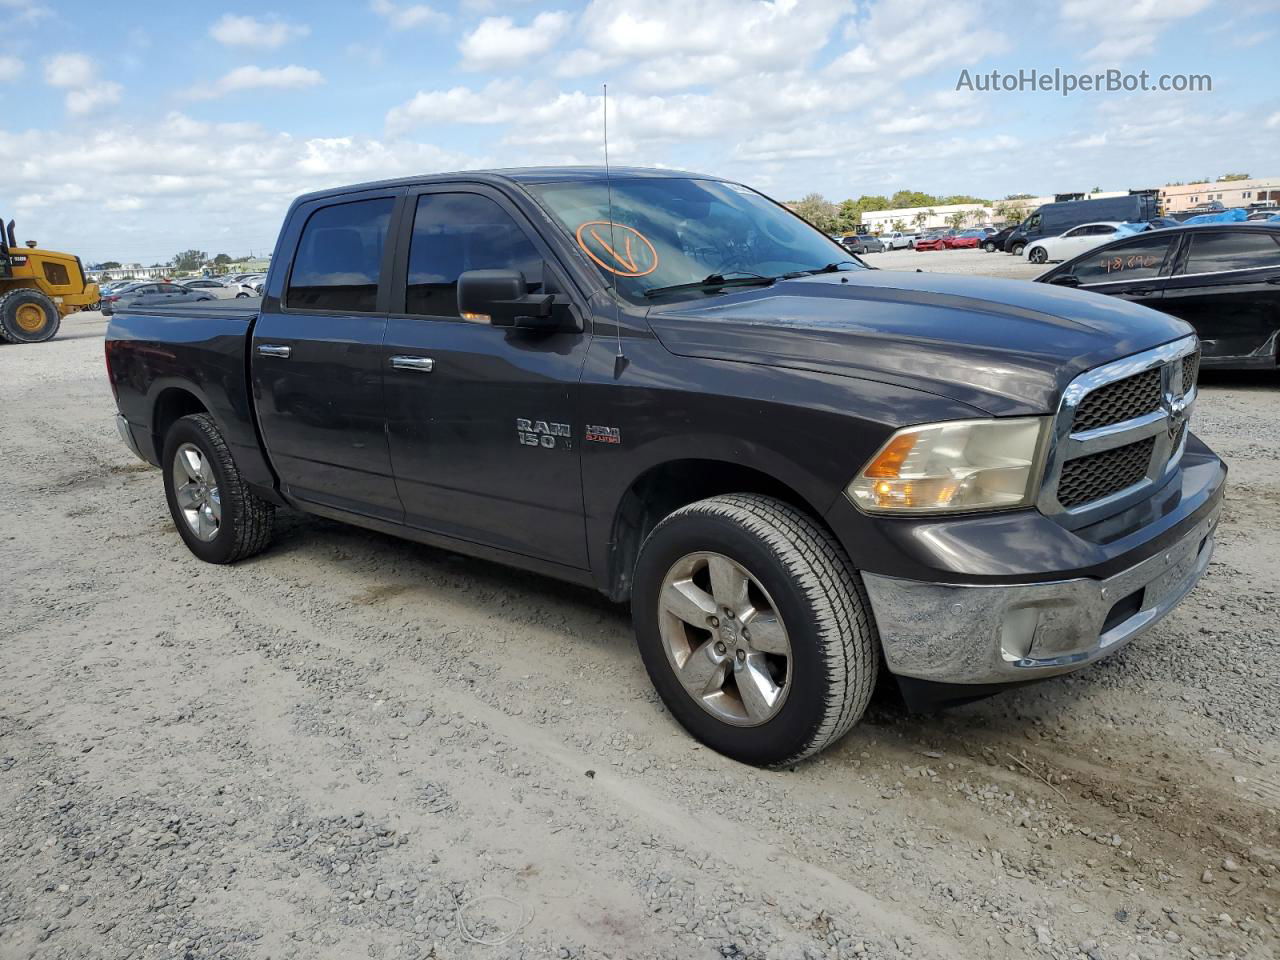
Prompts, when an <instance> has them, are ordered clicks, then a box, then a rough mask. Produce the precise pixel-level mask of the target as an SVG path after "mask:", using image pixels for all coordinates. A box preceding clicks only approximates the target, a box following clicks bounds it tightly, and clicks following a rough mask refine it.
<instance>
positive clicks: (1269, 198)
mask: <svg viewBox="0 0 1280 960" xmlns="http://www.w3.org/2000/svg"><path fill="white" fill-rule="evenodd" d="M1214 201H1217V202H1218V203H1221V204H1222V205H1223V206H1224V207H1226V208H1228V209H1230V208H1231V207H1250V206H1253V205H1255V204H1264V203H1280V177H1260V178H1256V179H1250V180H1212V181H1208V182H1202V183H1180V184H1178V185H1176V186H1174V185H1172V184H1169V185H1166V186H1163V187H1161V188H1160V206H1161V209H1163V210H1164V212H1165V213H1184V212H1186V211H1187V210H1190V209H1192V208H1193V207H1198V206H1200V205H1202V204H1206V203H1213V202H1214Z"/></svg>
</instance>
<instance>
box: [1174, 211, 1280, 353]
mask: <svg viewBox="0 0 1280 960" xmlns="http://www.w3.org/2000/svg"><path fill="white" fill-rule="evenodd" d="M1187 239H1188V241H1189V243H1190V249H1189V250H1188V251H1187V253H1186V255H1185V257H1184V258H1183V262H1182V263H1181V264H1180V265H1179V268H1178V269H1176V270H1175V271H1174V274H1173V276H1172V277H1170V278H1169V283H1168V286H1167V287H1166V288H1165V295H1164V302H1163V305H1162V306H1161V307H1160V309H1161V310H1164V311H1166V312H1167V313H1171V314H1173V315H1174V316H1175V317H1181V318H1182V319H1183V320H1186V321H1187V323H1189V324H1191V326H1193V327H1195V330H1196V333H1198V334H1199V335H1200V340H1201V342H1202V344H1203V347H1202V349H1203V351H1204V356H1205V357H1207V358H1210V359H1218V358H1221V359H1226V358H1231V359H1233V360H1241V359H1244V360H1257V362H1258V363H1259V364H1263V363H1265V364H1268V365H1270V364H1273V363H1274V362H1275V358H1276V340H1277V331H1280V230H1276V229H1275V228H1274V227H1260V228H1258V229H1256V230H1253V229H1240V228H1235V229H1230V230H1222V231H1207V232H1199V231H1197V232H1194V233H1191V234H1190V235H1189V236H1188V238H1187Z"/></svg>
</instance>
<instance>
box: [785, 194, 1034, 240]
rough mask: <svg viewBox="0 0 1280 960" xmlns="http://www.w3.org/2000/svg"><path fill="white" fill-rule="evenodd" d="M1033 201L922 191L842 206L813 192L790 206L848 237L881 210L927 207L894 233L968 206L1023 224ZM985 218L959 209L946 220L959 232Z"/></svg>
mask: <svg viewBox="0 0 1280 960" xmlns="http://www.w3.org/2000/svg"><path fill="white" fill-rule="evenodd" d="M1029 199H1031V194H1029V193H1014V194H1009V195H1008V196H1007V197H1005V198H1004V199H1003V200H997V201H995V202H994V203H993V202H992V201H990V200H987V199H984V198H982V197H972V196H969V195H968V194H963V193H962V194H953V195H950V196H934V195H933V194H930V193H922V192H920V191H919V190H899V191H898V192H897V193H895V194H894V195H893V196H891V197H886V196H883V195H881V194H870V195H868V194H863V195H862V196H860V197H858V199H856V200H854V199H849V200H842V201H841V202H839V203H834V202H832V201H830V200H828V199H826V198H825V197H824V196H823V195H822V194H820V193H810V194H806V195H805V196H804V197H803V198H801V199H800V200H796V201H793V202H791V203H789V204H788V206H789V207H791V209H792V210H794V211H795V212H796V213H798V214H799V215H800V216H802V217H804V219H806V220H808V221H809V222H810V223H811V224H813V225H814V226H815V227H817V228H818V229H819V230H821V231H823V232H824V233H839V234H844V233H855V232H857V229H858V227H859V225H860V224H861V223H862V215H863V214H864V213H872V212H875V211H877V210H900V209H902V208H904V207H921V208H923V209H921V210H920V211H919V212H917V213H916V214H915V215H914V216H913V217H912V222H910V223H908V222H906V221H904V220H894V221H893V223H892V227H893V229H894V230H907V229H909V228H911V227H916V228H920V227H922V226H924V224H925V223H927V222H928V221H929V220H930V219H931V218H932V217H933V216H934V211H933V208H934V207H945V206H953V205H958V204H964V203H972V204H981V205H982V206H984V207H991V208H992V209H993V211H994V212H995V215H996V217H997V218H999V219H1001V220H1003V221H1005V222H1006V223H1021V222H1022V221H1023V220H1024V219H1026V216H1027V214H1028V212H1029V211H1028V210H1027V208H1026V204H1025V203H1022V202H1021V201H1024V200H1029ZM985 217H986V215H985V214H984V213H983V212H982V211H981V210H957V211H955V212H954V213H951V214H949V215H948V216H947V217H946V222H947V224H948V225H949V226H952V227H954V228H955V229H957V230H959V229H960V228H961V227H963V226H964V225H965V223H967V222H970V221H972V222H973V224H974V225H975V226H976V225H977V224H979V223H981V222H982V221H983V220H984V219H985Z"/></svg>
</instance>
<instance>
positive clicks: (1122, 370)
mask: <svg viewBox="0 0 1280 960" xmlns="http://www.w3.org/2000/svg"><path fill="white" fill-rule="evenodd" d="M106 353H107V366H108V372H109V376H110V380H111V386H112V389H113V391H114V392H115V396H116V400H117V404H118V408H119V415H118V419H117V423H118V426H119V429H120V433H121V436H122V437H123V439H124V441H125V442H126V443H127V444H128V445H129V447H130V448H131V449H132V450H134V451H135V452H136V453H137V454H138V455H139V456H140V457H142V458H143V459H144V460H146V461H148V462H149V463H152V464H155V465H156V466H158V467H160V468H161V471H162V477H163V482H164V492H165V496H166V497H167V499H168V503H169V509H170V512H171V513H172V516H173V521H174V524H175V527H176V528H177V531H178V534H179V535H180V536H181V537H182V539H183V540H184V541H185V542H186V544H187V546H188V547H189V548H190V550H191V552H192V553H193V554H195V556H196V557H198V558H200V559H201V560H205V561H208V562H211V563H229V562H232V561H235V560H239V559H241V558H244V557H248V556H250V555H252V554H254V553H257V552H259V551H262V550H264V549H266V548H267V547H268V545H269V544H270V541H271V531H272V517H273V512H274V511H275V510H276V509H277V508H279V507H288V508H292V509H295V510H300V511H303V512H306V513H311V514H316V515H318V516H323V517H329V518H335V519H339V520H343V521H346V522H349V523H354V524H359V525H360V526H363V527H367V528H370V529H373V530H380V531H384V532H387V533H391V534H395V535H397V536H401V537H407V538H409V539H412V540H417V541H420V542H423V543H427V544H432V545H435V546H438V547H445V548H447V549H450V550H456V551H460V552H465V553H469V554H474V555H477V556H481V557H487V558H490V559H494V560H498V561H501V562H503V563H507V564H512V565H514V566H517V567H520V568H523V569H526V570H530V571H535V572H537V573H541V574H545V575H548V576H552V577H557V578H560V579H563V580H568V581H572V582H574V583H579V584H583V585H587V586H591V587H594V588H596V589H598V590H600V591H602V592H604V593H605V594H606V595H607V596H609V597H611V598H613V599H614V600H616V601H620V602H630V604H631V609H632V613H633V617H634V621H635V627H636V637H637V642H638V645H639V648H640V653H641V656H642V657H643V659H644V662H645V665H646V667H647V669H648V671H649V675H650V677H651V678H652V680H653V682H654V684H655V686H656V687H657V689H658V691H659V693H660V694H661V696H662V698H663V700H664V701H665V703H666V704H667V706H668V707H669V708H670V710H671V713H672V715H673V716H674V717H675V718H676V719H677V720H679V721H680V722H681V723H682V724H683V725H684V726H685V727H686V728H687V729H688V730H690V731H691V732H692V733H693V734H694V735H695V736H696V737H698V738H699V739H701V740H702V741H703V742H705V743H707V744H709V745H710V746H712V747H714V748H715V749H717V750H719V751H722V752H723V753H725V754H727V755H728V756H731V757H735V758H737V759H739V760H742V761H745V762H748V763H754V764H761V765H770V766H779V765H785V764H789V763H793V762H795V761H796V760H798V759H800V758H803V757H806V756H809V755H811V754H813V753H815V752H816V751H818V750H820V749H821V748H823V747H824V746H826V745H827V744H829V743H831V742H832V741H834V740H836V739H837V738H838V737H840V736H841V735H842V734H843V733H844V732H845V731H847V730H848V729H849V728H850V727H851V726H852V725H853V724H854V723H855V722H857V720H858V718H859V717H860V716H861V715H862V712H863V710H864V709H865V707H866V705H867V702H868V699H869V698H870V696H871V692H872V688H873V686H874V685H875V683H876V681H877V679H878V677H879V675H880V672H881V666H882V664H887V667H888V670H889V672H890V673H891V674H893V675H894V677H895V678H896V680H897V683H898V684H899V686H900V687H901V689H902V691H903V693H904V694H905V695H906V697H907V699H908V700H909V702H911V703H912V704H913V705H918V706H929V705H936V704H938V703H941V702H946V701H948V700H956V699H970V698H973V697H976V696H981V695H984V694H988V693H991V692H993V691H995V690H999V689H1001V688H1003V687H1005V686H1007V685H1009V684H1017V683H1021V682H1025V681H1028V680H1034V679H1040V678H1044V677H1052V676H1055V675H1058V674H1062V673H1065V672H1067V671H1070V670H1075V669H1079V668H1081V667H1084V666H1086V665H1088V664H1090V663H1092V662H1094V661H1096V660H1098V659H1099V658H1101V657H1104V656H1106V655H1108V654H1110V653H1112V652H1114V651H1116V650H1118V649H1120V648H1121V647H1122V646H1124V645H1125V644H1126V643H1128V642H1129V641H1131V640H1133V639H1134V638H1135V637H1137V636H1139V635H1140V634H1141V633H1142V632H1143V631H1144V630H1146V629H1148V628H1149V627H1151V626H1152V624H1154V623H1155V622H1156V621H1158V620H1159V619H1160V618H1161V617H1162V616H1164V615H1165V614H1167V613H1168V612H1169V611H1170V610H1171V609H1172V608H1173V607H1174V605H1175V604H1177V603H1178V601H1179V600H1181V599H1182V597H1183V596H1184V595H1185V594H1186V593H1187V592H1188V591H1189V590H1190V589H1191V588H1192V586H1193V585H1194V584H1195V582H1196V580H1197V579H1198V578H1199V576H1200V575H1201V573H1203V572H1204V570H1205V567H1206V566H1207V565H1208V563H1209V557H1210V554H1211V552H1212V547H1213V532H1214V526H1215V524H1216V522H1217V518H1218V511H1219V506H1220V503H1221V499H1222V491H1223V483H1224V478H1225V474H1226V470H1225V467H1224V466H1223V464H1222V461H1221V460H1219V459H1218V457H1216V456H1215V455H1214V454H1213V453H1212V451H1210V450H1209V449H1208V448H1207V447H1205V445H1204V444H1203V443H1201V442H1200V441H1199V440H1198V439H1197V438H1196V437H1195V436H1194V435H1193V434H1192V433H1191V432H1190V431H1189V430H1188V422H1189V419H1190V416H1191V411H1192V409H1193V406H1194V404H1195V400H1196V374H1197V369H1198V362H1199V346H1198V343H1197V340H1196V337H1195V335H1194V334H1193V333H1192V332H1191V329H1190V328H1189V327H1188V326H1187V325H1186V324H1185V323H1183V322H1181V321H1179V320H1176V319H1174V318H1172V317H1168V316H1165V315H1163V314H1160V313H1157V312H1156V311H1154V310H1149V309H1146V308H1143V307H1138V306H1134V305H1131V304H1127V303H1123V302H1119V301H1117V300H1115V299H1111V298H1108V297H1102V296H1096V295H1092V294H1087V293H1081V292H1079V291H1076V290H1070V289H1065V288H1063V287H1058V286H1052V285H1048V284H1031V283H1023V282H1015V281H1005V280H993V279H988V278H980V277H959V276H945V275H940V274H928V273H918V272H911V273H893V272H889V271H883V270H873V269H868V268H867V267H866V265H864V264H862V263H861V262H855V261H851V260H850V259H849V254H848V253H847V252H846V251H845V250H844V249H842V248H841V247H840V246H839V245H838V244H836V243H835V242H833V241H832V240H831V239H829V238H828V237H826V236H825V235H823V234H822V233H820V232H819V231H817V230H815V229H813V228H812V227H810V226H809V225H808V224H807V223H805V222H804V221H803V220H801V219H800V218H798V217H796V216H795V215H794V214H792V213H791V212H789V211H788V210H786V209H785V208H784V207H782V206H780V205H778V204H776V203H774V202H773V201H771V200H769V199H767V198H765V197H763V196H761V195H760V194H758V193H756V192H755V191H753V190H751V189H749V188H747V187H744V186H742V185H740V184H737V183H733V182H730V181H726V180H721V179H718V178H715V177H708V176H698V175H694V174H684V173H676V172H672V171H653V170H640V169H623V170H615V171H613V174H612V177H611V178H606V176H605V173H604V171H601V170H599V169H594V168H569V169H561V168H547V169H532V170H516V171H513V170H507V171H494V172H471V173H457V174H443V175H437V176H430V177H415V178H410V179H404V180H396V181H391V182H384V183H371V184H363V185H360V186H353V187H347V188H343V189H335V190H327V191H324V192H321V193H314V194H310V195H308V196H305V197H302V198H300V199H298V200H297V201H295V202H294V204H293V206H292V207H291V208H290V210H289V213H288V216H287V217H286V219H285V223H284V227H283V230H282V231H281V234H280V239H279V243H278V245H277V248H276V252H275V255H274V257H273V258H272V260H271V269H270V272H269V274H268V276H267V279H266V283H265V286H264V289H263V297H262V299H261V302H258V301H256V300H238V301H237V300H229V301H221V302H217V303H213V304H209V305H206V306H201V305H195V306H164V305H159V306H147V307H126V308H122V309H120V310H118V311H117V312H116V315H115V316H114V317H113V318H112V322H111V326H110V329H109V330H108V332H107V339H106ZM566 642H572V641H571V640H570V639H568V638H566Z"/></svg>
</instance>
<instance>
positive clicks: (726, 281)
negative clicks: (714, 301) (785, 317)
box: [644, 273, 778, 297]
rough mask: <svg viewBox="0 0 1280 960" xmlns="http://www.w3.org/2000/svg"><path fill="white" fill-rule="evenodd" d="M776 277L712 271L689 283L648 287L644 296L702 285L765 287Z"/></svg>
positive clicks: (700, 286) (698, 287)
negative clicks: (734, 274) (727, 275)
mask: <svg viewBox="0 0 1280 960" xmlns="http://www.w3.org/2000/svg"><path fill="white" fill-rule="evenodd" d="M777 279H778V278H777V277H766V276H764V275H762V274H759V273H744V274H742V275H741V276H738V277H726V276H724V275H723V274H719V273H713V274H710V275H709V276H706V277H703V278H702V279H701V280H694V281H692V282H691V283H673V284H671V285H670V286H667V287H650V288H649V289H648V290H646V291H645V292H644V295H645V296H646V297H656V296H660V295H661V294H664V293H678V292H679V291H681V290H699V289H702V288H703V287H709V288H711V289H716V288H719V287H757V286H758V287H767V286H769V285H770V284H772V283H774V282H775V281H777Z"/></svg>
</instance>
